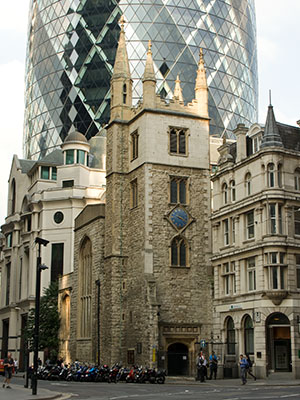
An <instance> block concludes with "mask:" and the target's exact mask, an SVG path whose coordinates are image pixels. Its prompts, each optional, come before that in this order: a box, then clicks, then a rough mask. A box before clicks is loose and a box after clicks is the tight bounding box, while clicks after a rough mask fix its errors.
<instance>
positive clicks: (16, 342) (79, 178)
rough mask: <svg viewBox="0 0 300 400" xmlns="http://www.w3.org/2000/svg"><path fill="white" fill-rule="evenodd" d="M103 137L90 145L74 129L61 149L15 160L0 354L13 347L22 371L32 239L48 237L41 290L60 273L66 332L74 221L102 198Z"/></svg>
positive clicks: (1, 291) (0, 300)
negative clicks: (38, 156)
mask: <svg viewBox="0 0 300 400" xmlns="http://www.w3.org/2000/svg"><path fill="white" fill-rule="evenodd" d="M105 140H106V139H105V138H103V137H101V133H100V134H99V135H98V136H96V137H94V138H93V139H92V140H91V143H88V142H87V139H86V138H85V136H84V135H82V134H81V133H79V132H72V133H70V134H69V135H68V136H67V138H66V140H65V142H64V143H63V144H62V146H61V150H58V149H57V150H54V151H53V152H52V153H50V154H48V155H47V156H46V157H44V158H42V159H41V160H39V161H30V160H21V159H19V158H18V157H17V156H14V158H13V161H12V167H11V172H10V176H9V195H8V210H7V217H6V219H5V224H4V225H2V227H1V232H2V239H1V255H2V256H1V261H0V262H1V264H0V268H1V272H2V276H1V278H2V279H1V288H0V350H1V355H0V357H1V358H3V357H4V356H5V355H6V353H7V351H11V352H12V353H13V358H16V359H18V360H19V366H20V368H21V369H22V368H24V348H25V344H24V340H23V338H22V331H23V329H24V327H25V325H26V320H27V314H28V311H29V309H30V308H32V307H34V301H35V282H36V262H37V245H36V243H35V239H36V237H42V238H43V239H46V240H48V241H49V244H48V245H47V247H43V246H42V249H41V256H42V263H43V264H46V266H47V267H48V269H47V270H46V271H43V272H42V282H41V286H42V288H45V287H48V286H49V283H50V282H52V281H54V280H57V279H58V277H59V276H62V275H64V278H63V288H64V289H65V290H64V292H63V293H62V297H61V300H62V302H61V307H62V308H61V309H62V325H63V330H64V331H67V330H68V329H69V312H70V308H69V305H70V297H69V295H70V282H69V281H70V279H68V277H70V274H71V273H72V272H73V259H74V257H73V251H74V250H73V249H74V219H75V218H76V216H77V215H78V214H79V213H80V212H81V210H82V209H83V208H84V207H85V206H86V205H87V204H94V203H99V202H103V201H104V198H103V196H104V194H105V151H104V153H103V147H104V146H103V141H104V142H105ZM95 143H97V145H95ZM90 148H92V149H93V150H94V156H93V159H92V157H91V154H90ZM96 149H97V150H96ZM62 339H63V341H62V353H63V354H68V335H64V336H63V338H62ZM41 357H42V355H41Z"/></svg>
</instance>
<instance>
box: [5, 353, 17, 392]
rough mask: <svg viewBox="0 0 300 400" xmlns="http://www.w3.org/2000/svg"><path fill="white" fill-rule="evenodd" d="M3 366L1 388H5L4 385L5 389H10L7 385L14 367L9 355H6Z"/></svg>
mask: <svg viewBox="0 0 300 400" xmlns="http://www.w3.org/2000/svg"><path fill="white" fill-rule="evenodd" d="M3 365H4V376H5V379H4V382H3V385H2V387H3V388H5V385H6V388H7V389H11V387H10V386H9V384H10V380H11V377H12V373H13V367H14V360H13V358H12V356H11V353H7V357H6V358H5V359H4V363H3Z"/></svg>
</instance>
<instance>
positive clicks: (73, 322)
mask: <svg viewBox="0 0 300 400" xmlns="http://www.w3.org/2000/svg"><path fill="white" fill-rule="evenodd" d="M104 215H105V205H104V204H94V205H90V206H87V207H86V208H85V209H84V210H83V211H82V212H81V213H80V214H79V216H78V217H77V218H76V220H75V239H74V272H73V276H72V292H71V319H70V356H71V360H73V361H74V360H76V359H77V360H80V361H82V362H93V363H96V362H97V361H98V335H99V337H102V334H104V333H105V332H102V330H101V327H102V325H100V332H99V325H98V324H97V321H98V318H100V315H102V312H104V307H105V303H104V304H103V302H102V303H101V305H102V307H101V308H98V307H99V306H100V303H99V304H98V281H100V282H101V281H102V280H104V279H105V277H104V269H103V259H104V254H103V251H104ZM85 239H89V240H90V241H91V249H92V252H91V256H92V257H91V258H92V263H91V265H92V271H91V274H92V280H91V281H92V287H91V301H92V303H91V314H92V315H91V319H90V323H91V330H90V333H91V334H90V336H89V337H81V335H80V333H79V332H80V323H81V320H80V316H81V313H82V310H81V300H80V290H79V287H78V285H80V284H81V279H80V276H79V275H80V263H81V262H82V255H81V252H82V243H83V242H84V240H85ZM101 343H103V342H101ZM104 345H105V343H103V346H104ZM101 350H102V349H101V347H100V351H101Z"/></svg>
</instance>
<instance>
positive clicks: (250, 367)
mask: <svg viewBox="0 0 300 400" xmlns="http://www.w3.org/2000/svg"><path fill="white" fill-rule="evenodd" d="M246 360H247V362H248V367H247V368H246V370H247V374H248V375H250V376H252V378H253V379H254V380H255V381H256V376H254V375H253V374H252V361H251V358H250V356H249V354H246Z"/></svg>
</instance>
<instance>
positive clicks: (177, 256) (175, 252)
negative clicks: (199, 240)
mask: <svg viewBox="0 0 300 400" xmlns="http://www.w3.org/2000/svg"><path fill="white" fill-rule="evenodd" d="M187 264H188V246H187V244H186V242H185V240H184V239H183V238H182V237H176V238H174V239H173V240H172V243H171V265H172V267H186V266H187Z"/></svg>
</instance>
